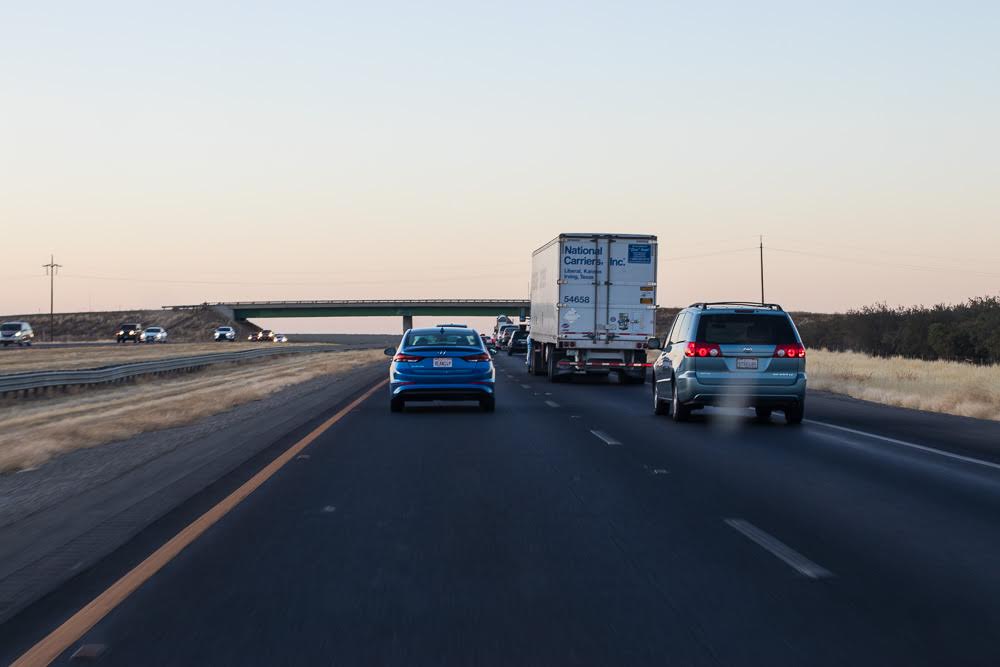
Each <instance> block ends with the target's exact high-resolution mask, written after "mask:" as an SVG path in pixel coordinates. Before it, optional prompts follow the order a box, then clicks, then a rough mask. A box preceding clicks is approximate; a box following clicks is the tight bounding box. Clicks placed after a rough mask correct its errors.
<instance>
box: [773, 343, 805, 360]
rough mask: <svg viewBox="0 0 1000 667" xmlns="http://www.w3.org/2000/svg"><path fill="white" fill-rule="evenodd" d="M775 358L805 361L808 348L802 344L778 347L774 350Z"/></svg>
mask: <svg viewBox="0 0 1000 667" xmlns="http://www.w3.org/2000/svg"><path fill="white" fill-rule="evenodd" d="M774 356H776V357H778V358H779V359H805V358H806V348H805V346H804V345H802V344H801V343H790V344H788V345H778V346H777V347H775V348H774Z"/></svg>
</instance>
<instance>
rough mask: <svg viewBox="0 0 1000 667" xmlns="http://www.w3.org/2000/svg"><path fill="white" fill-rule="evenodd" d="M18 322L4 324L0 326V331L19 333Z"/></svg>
mask: <svg viewBox="0 0 1000 667" xmlns="http://www.w3.org/2000/svg"><path fill="white" fill-rule="evenodd" d="M20 330H21V324H20V322H8V323H5V324H0V331H20Z"/></svg>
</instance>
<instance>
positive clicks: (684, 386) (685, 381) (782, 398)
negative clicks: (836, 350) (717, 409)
mask: <svg viewBox="0 0 1000 667" xmlns="http://www.w3.org/2000/svg"><path fill="white" fill-rule="evenodd" d="M805 395H806V374H805V373H799V374H798V377H797V378H796V379H795V382H794V383H792V384H782V385H766V384H729V385H726V384H703V383H701V382H699V381H698V378H697V377H696V375H695V373H694V372H691V373H685V374H682V375H680V376H678V377H677V398H678V400H680V402H681V403H684V404H686V405H713V406H727V407H776V406H782V405H795V404H798V403H801V402H803V401H804V400H805Z"/></svg>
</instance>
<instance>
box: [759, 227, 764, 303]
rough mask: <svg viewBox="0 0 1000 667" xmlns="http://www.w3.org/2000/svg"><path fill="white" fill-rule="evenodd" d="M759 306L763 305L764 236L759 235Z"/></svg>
mask: <svg viewBox="0 0 1000 667" xmlns="http://www.w3.org/2000/svg"><path fill="white" fill-rule="evenodd" d="M760 305H762V306H763V305H764V235H763V234H761V235H760Z"/></svg>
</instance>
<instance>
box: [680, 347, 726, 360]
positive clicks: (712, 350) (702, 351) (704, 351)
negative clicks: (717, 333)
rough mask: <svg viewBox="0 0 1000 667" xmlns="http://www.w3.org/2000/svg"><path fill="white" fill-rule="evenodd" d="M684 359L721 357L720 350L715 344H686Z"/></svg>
mask: <svg viewBox="0 0 1000 667" xmlns="http://www.w3.org/2000/svg"><path fill="white" fill-rule="evenodd" d="M684 356H685V357H698V358H703V357H721V356H722V348H721V347H719V346H718V345H717V344H715V343H688V346H687V349H686V350H684Z"/></svg>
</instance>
